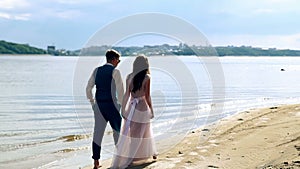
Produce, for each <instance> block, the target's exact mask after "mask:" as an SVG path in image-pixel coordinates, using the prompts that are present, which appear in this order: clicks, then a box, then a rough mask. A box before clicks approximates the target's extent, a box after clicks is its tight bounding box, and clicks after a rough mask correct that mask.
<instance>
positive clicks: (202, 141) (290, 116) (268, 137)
mask: <svg viewBox="0 0 300 169" xmlns="http://www.w3.org/2000/svg"><path fill="white" fill-rule="evenodd" d="M101 162H102V167H101V168H103V169H106V168H108V167H109V166H110V163H111V159H109V160H104V161H101ZM292 167H293V168H300V104H292V105H280V106H274V107H267V108H255V109H250V110H247V111H243V112H239V113H237V114H235V115H232V116H230V117H227V118H224V119H221V120H219V121H218V122H215V123H213V124H209V125H206V126H205V127H202V128H199V129H196V130H193V131H191V133H189V134H187V135H186V137H185V138H184V139H183V140H182V141H181V142H180V143H179V144H177V145H176V146H175V147H174V148H172V149H170V150H168V151H164V152H163V153H161V154H160V155H159V156H158V159H157V160H156V161H151V160H150V161H149V162H147V163H145V164H141V165H137V166H133V167H129V168H131V169H139V168H146V169H155V168H165V169H168V168H195V169H196V168H265V169H272V168H292ZM91 168H93V167H92V166H91V165H90V166H85V167H84V168H83V169H91Z"/></svg>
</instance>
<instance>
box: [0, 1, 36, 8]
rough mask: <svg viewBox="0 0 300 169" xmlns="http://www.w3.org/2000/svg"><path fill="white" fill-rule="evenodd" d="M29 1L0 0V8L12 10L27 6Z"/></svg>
mask: <svg viewBox="0 0 300 169" xmlns="http://www.w3.org/2000/svg"><path fill="white" fill-rule="evenodd" d="M29 6H30V3H29V2H28V1H27V0H1V1H0V9H6V10H13V9H21V8H27V7H29Z"/></svg>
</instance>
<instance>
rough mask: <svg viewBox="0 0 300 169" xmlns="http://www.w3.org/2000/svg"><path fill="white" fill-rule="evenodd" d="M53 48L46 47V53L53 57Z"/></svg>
mask: <svg viewBox="0 0 300 169" xmlns="http://www.w3.org/2000/svg"><path fill="white" fill-rule="evenodd" d="M55 52H56V51H55V46H47V53H48V54H50V55H54V54H55Z"/></svg>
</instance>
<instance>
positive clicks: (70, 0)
mask: <svg viewBox="0 0 300 169" xmlns="http://www.w3.org/2000/svg"><path fill="white" fill-rule="evenodd" d="M55 1H56V2H57V3H61V4H72V5H73V4H91V3H93V4H96V3H103V2H108V1H111V0H55Z"/></svg>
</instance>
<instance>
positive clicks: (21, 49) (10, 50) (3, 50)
mask: <svg viewBox="0 0 300 169" xmlns="http://www.w3.org/2000/svg"><path fill="white" fill-rule="evenodd" d="M46 53H47V52H46V51H45V50H43V49H39V48H36V47H32V46H29V45H27V44H17V43H12V42H6V41H3V40H1V41H0V54H46Z"/></svg>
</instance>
